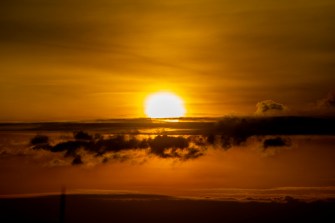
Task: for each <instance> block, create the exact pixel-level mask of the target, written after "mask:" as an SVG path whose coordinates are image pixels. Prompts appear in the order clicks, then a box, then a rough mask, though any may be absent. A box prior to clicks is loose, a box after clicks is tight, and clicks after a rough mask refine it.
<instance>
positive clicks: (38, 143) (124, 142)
mask: <svg viewBox="0 0 335 223" xmlns="http://www.w3.org/2000/svg"><path fill="white" fill-rule="evenodd" d="M48 141H49V140H48V137H47V136H43V135H37V136H35V137H33V138H32V139H31V142H33V143H31V144H33V147H32V149H34V150H47V151H50V152H53V153H59V152H63V153H64V157H71V158H72V159H73V160H72V165H79V164H84V163H87V162H90V163H94V162H96V163H98V162H100V163H105V162H107V161H109V160H119V161H125V160H129V159H132V155H136V153H132V152H131V151H133V150H143V151H147V153H148V154H153V155H155V156H158V157H160V158H176V159H179V160H189V159H194V158H197V157H199V156H202V155H203V152H204V150H205V149H206V147H205V145H204V144H202V145H200V144H199V143H198V141H199V140H194V142H192V141H193V139H192V138H190V137H189V138H187V137H183V136H178V137H176V136H168V135H157V136H155V137H154V138H145V139H137V138H136V137H126V135H116V136H112V137H109V138H107V139H104V138H103V137H101V136H97V135H96V136H92V135H90V134H88V133H86V132H82V131H80V132H76V133H74V139H70V140H68V141H64V142H59V143H57V144H55V145H53V146H52V145H50V144H49V143H48ZM190 142H192V146H191V145H190ZM127 151H130V152H129V153H125V152H127ZM92 160H94V161H92Z"/></svg>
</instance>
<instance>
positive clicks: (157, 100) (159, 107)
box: [145, 92, 186, 118]
mask: <svg viewBox="0 0 335 223" xmlns="http://www.w3.org/2000/svg"><path fill="white" fill-rule="evenodd" d="M185 112H186V110H185V107H184V102H183V100H182V99H181V98H180V97H178V96H177V95H175V94H173V93H170V92H158V93H153V94H151V95H149V96H148V97H147V99H146V100H145V114H146V115H147V116H148V117H150V118H178V117H182V116H184V115H185Z"/></svg>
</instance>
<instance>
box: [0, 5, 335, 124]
mask: <svg viewBox="0 0 335 223" xmlns="http://www.w3.org/2000/svg"><path fill="white" fill-rule="evenodd" d="M334 15H335V3H334V1H332V0H320V1H311V0H309V1H298V0H294V1H291V0H284V1H271V2H269V1H266V0H261V1H257V3H256V2H255V1H250V0H240V1H228V0H227V1H221V0H192V1H191V0H180V1H177V0H175V1H171V0H169V1H154V0H143V1H136V0H123V1H121V0H120V1H117V0H114V1H110V0H109V1H107V0H95V1H79V0H75V1H71V2H69V1H64V0H58V1H42V0H34V1H23V0H13V1H6V2H4V3H2V4H1V8H0V30H1V35H0V49H1V50H0V106H1V109H0V121H48V120H85V119H98V118H115V117H121V118H125V117H143V116H144V108H143V103H144V99H145V97H146V96H147V95H148V94H150V93H152V92H155V91H162V90H168V91H172V92H175V93H176V94H178V95H180V96H181V97H182V98H183V99H184V100H185V104H186V109H187V110H188V112H187V115H188V116H221V115H227V114H253V113H254V112H255V111H256V108H255V105H256V104H257V102H259V101H262V100H266V99H271V100H274V101H277V102H279V103H282V104H284V105H287V106H288V107H289V108H290V109H291V111H292V110H293V111H300V110H305V109H308V108H309V106H310V105H311V104H312V103H315V102H316V101H317V100H319V99H320V98H322V97H324V96H325V95H326V93H327V92H329V91H331V90H333V88H334V83H335V75H334V71H335V70H334V68H335V66H334V58H335V55H334V53H335V51H334V50H335V48H334V39H335V31H334V30H335V27H334V25H335V24H334V21H335V18H334Z"/></svg>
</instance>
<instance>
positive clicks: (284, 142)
mask: <svg viewBox="0 0 335 223" xmlns="http://www.w3.org/2000/svg"><path fill="white" fill-rule="evenodd" d="M290 145H291V140H290V139H288V138H286V139H285V138H282V137H279V136H278V137H275V138H269V139H265V140H264V141H263V148H264V149H267V148H269V147H283V146H290Z"/></svg>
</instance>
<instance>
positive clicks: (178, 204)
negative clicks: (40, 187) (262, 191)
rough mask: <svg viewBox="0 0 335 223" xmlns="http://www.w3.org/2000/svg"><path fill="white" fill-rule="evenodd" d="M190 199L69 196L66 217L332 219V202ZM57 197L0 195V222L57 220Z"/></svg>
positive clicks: (183, 220)
mask: <svg viewBox="0 0 335 223" xmlns="http://www.w3.org/2000/svg"><path fill="white" fill-rule="evenodd" d="M286 201H287V202H286V203H276V202H272V203H262V202H251V201H250V202H237V201H218V200H210V199H207V200H206V199H203V200H192V199H182V198H175V197H168V196H160V195H132V194H130V195H127V194H123V195H68V196H67V197H66V203H67V205H66V211H65V222H83V223H85V222H125V223H127V222H144V223H151V222H155V223H157V222H162V223H165V222H177V223H178V222H180V223H186V222H192V223H197V222H199V223H200V222H201V223H203V222H209V223H210V222H220V223H221V222H235V223H237V222H280V223H282V222H334V220H335V215H334V210H335V201H334V200H327V201H316V202H311V203H305V202H300V201H297V200H295V199H291V200H290V199H287V200H286ZM59 202H60V196H45V197H33V198H8V199H0V210H1V211H0V222H34V223H38V222H59Z"/></svg>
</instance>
